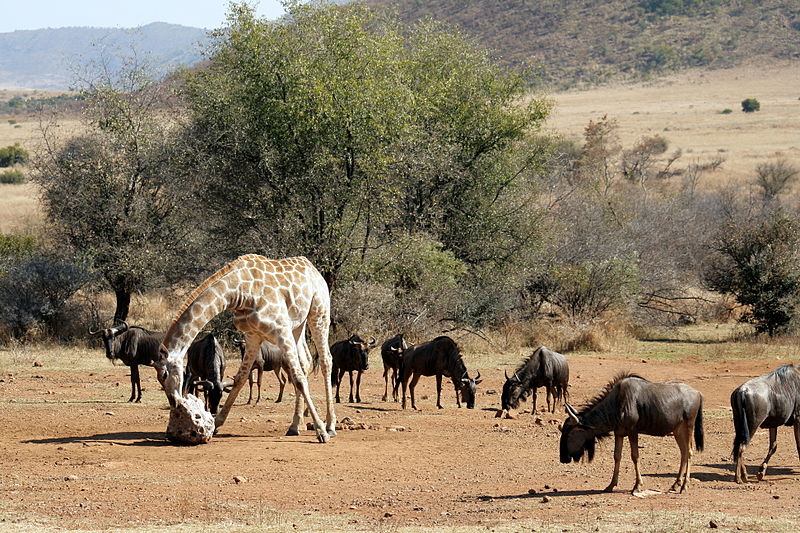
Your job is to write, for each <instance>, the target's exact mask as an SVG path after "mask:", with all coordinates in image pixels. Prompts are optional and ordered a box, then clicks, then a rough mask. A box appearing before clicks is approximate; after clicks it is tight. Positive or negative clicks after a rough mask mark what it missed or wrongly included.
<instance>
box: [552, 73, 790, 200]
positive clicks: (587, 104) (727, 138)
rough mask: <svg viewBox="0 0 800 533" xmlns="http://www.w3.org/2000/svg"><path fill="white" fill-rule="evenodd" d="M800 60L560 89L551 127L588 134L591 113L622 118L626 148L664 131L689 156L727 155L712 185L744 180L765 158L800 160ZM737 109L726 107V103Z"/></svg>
mask: <svg viewBox="0 0 800 533" xmlns="http://www.w3.org/2000/svg"><path fill="white" fill-rule="evenodd" d="M798 87H800V63H798V62H791V63H790V62H787V63H779V64H773V65H768V66H761V65H755V66H744V67H737V68H734V69H729V70H717V71H710V72H705V71H691V72H687V73H682V74H679V75H674V76H670V77H667V78H664V79H661V80H658V81H654V82H648V83H639V84H635V85H618V86H610V87H601V88H597V89H592V90H586V91H571V92H566V93H560V94H555V95H553V96H552V98H553V99H554V100H555V102H556V107H555V110H554V112H553V115H552V116H551V118H550V119H549V121H548V124H547V125H548V127H549V128H550V129H551V130H552V131H555V132H559V133H562V134H565V135H566V136H567V137H569V138H574V139H580V138H582V135H583V130H584V128H585V127H586V125H587V123H588V122H589V121H590V120H597V119H599V118H601V117H603V115H608V117H609V118H613V119H616V120H617V121H618V123H619V126H620V137H621V141H622V144H623V146H624V147H628V148H630V147H631V146H632V145H633V144H634V143H635V141H637V140H638V139H640V138H641V137H643V136H650V135H656V134H659V135H662V136H664V137H665V138H666V139H667V140H668V141H669V143H670V152H672V151H673V150H675V149H676V148H680V149H681V150H682V151H683V157H682V159H681V161H683V162H684V164H687V163H691V162H697V161H700V162H703V161H709V160H711V159H713V158H715V157H718V156H722V157H724V158H725V160H726V161H725V163H724V164H723V166H722V169H721V170H720V171H717V172H716V173H714V174H713V176H711V177H708V178H707V180H708V181H707V185H709V186H710V185H719V184H722V183H724V184H742V183H744V182H746V181H749V180H751V179H752V178H753V177H754V175H755V167H756V165H757V164H759V163H763V162H765V161H767V160H770V159H773V158H774V157H775V156H777V155H781V156H783V157H785V158H786V159H787V160H788V161H789V162H790V163H793V164H795V165H797V166H800V121H798V120H797V117H798V116H799V115H800V100H798V97H800V89H798ZM745 98H756V99H758V100H759V101H760V102H761V111H759V112H756V113H743V112H742V111H741V105H740V104H741V101H742V100H744V99H745ZM726 108H729V109H731V110H733V112H732V113H730V114H722V113H721V112H722V110H724V109H726Z"/></svg>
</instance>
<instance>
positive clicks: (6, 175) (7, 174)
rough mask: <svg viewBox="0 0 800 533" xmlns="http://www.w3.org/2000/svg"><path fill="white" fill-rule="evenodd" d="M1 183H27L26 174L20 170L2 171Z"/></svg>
mask: <svg viewBox="0 0 800 533" xmlns="http://www.w3.org/2000/svg"><path fill="white" fill-rule="evenodd" d="M0 183H25V173H24V172H22V170H20V169H18V168H7V169H5V170H0Z"/></svg>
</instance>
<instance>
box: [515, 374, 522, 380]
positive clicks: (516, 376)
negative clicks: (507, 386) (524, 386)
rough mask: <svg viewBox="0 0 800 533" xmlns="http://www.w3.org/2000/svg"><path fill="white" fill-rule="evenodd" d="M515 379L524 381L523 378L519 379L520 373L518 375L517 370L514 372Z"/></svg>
mask: <svg viewBox="0 0 800 533" xmlns="http://www.w3.org/2000/svg"><path fill="white" fill-rule="evenodd" d="M514 379H515V380H517V381H519V382H521V381H522V380H521V379H519V375H517V373H516V372H514Z"/></svg>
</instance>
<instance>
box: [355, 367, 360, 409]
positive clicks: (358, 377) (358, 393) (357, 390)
mask: <svg viewBox="0 0 800 533" xmlns="http://www.w3.org/2000/svg"><path fill="white" fill-rule="evenodd" d="M356 401H357V402H358V403H361V370H359V371H358V373H357V374H356Z"/></svg>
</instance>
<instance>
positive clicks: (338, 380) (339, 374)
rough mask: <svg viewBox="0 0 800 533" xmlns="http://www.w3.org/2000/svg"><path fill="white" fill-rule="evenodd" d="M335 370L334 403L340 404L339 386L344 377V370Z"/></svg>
mask: <svg viewBox="0 0 800 533" xmlns="http://www.w3.org/2000/svg"><path fill="white" fill-rule="evenodd" d="M335 370H336V403H341V400H340V399H339V386H340V385H341V384H342V378H343V377H344V370H342V369H341V368H340V369H335Z"/></svg>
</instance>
